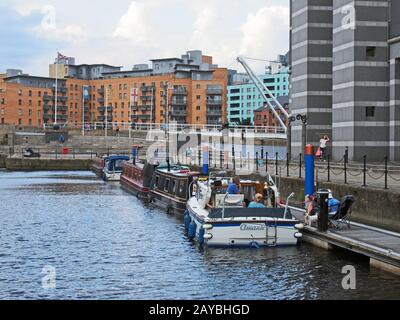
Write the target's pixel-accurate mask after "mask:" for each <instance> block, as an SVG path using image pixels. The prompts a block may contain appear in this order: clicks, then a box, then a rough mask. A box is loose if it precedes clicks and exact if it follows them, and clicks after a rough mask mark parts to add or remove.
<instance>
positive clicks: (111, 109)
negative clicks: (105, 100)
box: [97, 106, 113, 113]
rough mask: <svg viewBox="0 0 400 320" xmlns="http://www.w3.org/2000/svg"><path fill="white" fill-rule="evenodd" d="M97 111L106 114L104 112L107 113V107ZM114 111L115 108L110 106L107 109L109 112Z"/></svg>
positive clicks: (99, 108)
mask: <svg viewBox="0 0 400 320" xmlns="http://www.w3.org/2000/svg"><path fill="white" fill-rule="evenodd" d="M97 110H98V111H99V112H101V113H104V112H106V107H105V106H101V107H98V108H97ZM112 111H113V107H111V106H108V107H107V112H112Z"/></svg>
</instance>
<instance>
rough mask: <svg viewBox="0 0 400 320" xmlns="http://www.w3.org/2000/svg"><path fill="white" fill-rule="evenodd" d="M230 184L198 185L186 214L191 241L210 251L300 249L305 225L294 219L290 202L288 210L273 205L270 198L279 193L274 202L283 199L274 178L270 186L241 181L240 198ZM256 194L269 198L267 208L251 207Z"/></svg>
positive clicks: (221, 180) (205, 182) (223, 181)
mask: <svg viewBox="0 0 400 320" xmlns="http://www.w3.org/2000/svg"><path fill="white" fill-rule="evenodd" d="M228 183H229V178H223V177H214V178H212V177H211V176H210V178H209V179H207V180H198V181H196V183H195V188H194V190H195V194H194V195H193V196H192V197H191V198H190V199H189V201H188V203H187V210H186V211H185V214H184V224H185V229H186V230H187V232H188V237H189V238H190V240H195V241H197V242H198V243H200V244H201V245H204V246H207V247H253V248H261V247H276V246H291V245H297V243H298V239H300V238H301V237H302V234H301V233H300V232H299V229H301V225H300V223H299V221H298V220H296V219H295V218H294V217H293V216H292V214H291V212H290V209H289V208H288V201H287V204H286V207H284V208H282V207H278V206H277V203H274V204H271V202H270V199H271V198H269V196H268V194H271V193H275V195H274V196H273V198H274V199H279V195H278V190H277V188H276V186H275V183H274V182H273V180H272V178H271V177H270V176H269V177H268V180H267V183H261V182H259V181H250V180H249V181H241V185H240V193H239V194H228V193H227V192H226V190H227V186H228ZM263 189H264V192H263V191H262V190H263ZM266 189H269V191H267V190H266ZM256 194H259V195H264V196H265V198H264V199H262V200H263V201H264V204H263V203H261V205H260V206H257V207H252V206H251V205H250V206H249V202H250V201H251V199H253V198H254V197H255V196H256ZM291 196H293V195H291ZM268 198H269V199H268Z"/></svg>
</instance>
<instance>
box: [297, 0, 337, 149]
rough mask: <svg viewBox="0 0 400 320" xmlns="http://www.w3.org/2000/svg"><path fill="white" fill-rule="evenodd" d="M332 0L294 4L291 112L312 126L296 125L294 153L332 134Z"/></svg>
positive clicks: (301, 0) (313, 0) (299, 1)
mask: <svg viewBox="0 0 400 320" xmlns="http://www.w3.org/2000/svg"><path fill="white" fill-rule="evenodd" d="M332 2H333V1H332V0H292V1H291V66H292V71H291V89H290V90H291V99H290V105H291V111H292V113H293V114H295V115H297V114H306V115H307V117H308V125H307V127H304V126H303V124H302V123H301V122H295V123H293V124H292V127H291V130H292V142H291V144H292V154H293V155H296V154H299V153H301V152H303V145H304V144H305V143H307V144H308V143H312V144H317V143H318V141H319V140H320V138H319V137H320V136H321V135H324V134H328V135H330V136H331V133H332V36H333V34H332V17H333V16H332Z"/></svg>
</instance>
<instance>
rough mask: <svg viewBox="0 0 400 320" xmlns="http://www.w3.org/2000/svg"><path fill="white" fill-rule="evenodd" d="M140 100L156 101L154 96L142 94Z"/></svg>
mask: <svg viewBox="0 0 400 320" xmlns="http://www.w3.org/2000/svg"><path fill="white" fill-rule="evenodd" d="M140 100H141V101H143V102H152V101H154V97H153V96H141V97H140Z"/></svg>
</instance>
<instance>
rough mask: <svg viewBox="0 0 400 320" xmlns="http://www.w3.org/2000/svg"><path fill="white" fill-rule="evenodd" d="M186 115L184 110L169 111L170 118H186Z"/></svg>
mask: <svg viewBox="0 0 400 320" xmlns="http://www.w3.org/2000/svg"><path fill="white" fill-rule="evenodd" d="M187 115H188V112H187V111H186V110H174V109H172V110H171V116H172V117H186V116H187Z"/></svg>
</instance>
